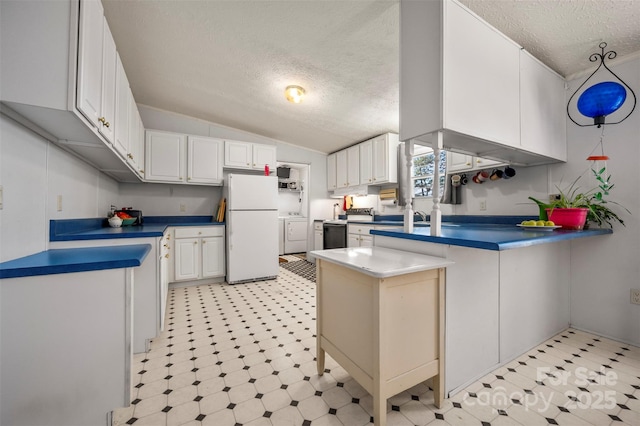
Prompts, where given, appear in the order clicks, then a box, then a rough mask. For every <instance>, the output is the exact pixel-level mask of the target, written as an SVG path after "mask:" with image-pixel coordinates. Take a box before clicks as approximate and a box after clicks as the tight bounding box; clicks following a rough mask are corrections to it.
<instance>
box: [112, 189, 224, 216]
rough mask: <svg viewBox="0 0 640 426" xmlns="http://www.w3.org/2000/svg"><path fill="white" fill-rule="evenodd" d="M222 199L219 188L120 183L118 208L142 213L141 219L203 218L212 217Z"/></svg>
mask: <svg viewBox="0 0 640 426" xmlns="http://www.w3.org/2000/svg"><path fill="white" fill-rule="evenodd" d="M221 196H222V188H221V187H219V186H196V185H170V184H163V183H121V184H120V197H119V198H118V200H119V202H120V203H121V204H122V205H120V204H119V205H118V207H133V208H134V209H136V210H142V214H143V216H194V215H195V216H206V215H213V214H215V212H216V211H217V209H218V202H219V201H220V198H221ZM182 207H184V209H183V210H182V209H181V208H182Z"/></svg>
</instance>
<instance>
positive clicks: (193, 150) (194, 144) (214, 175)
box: [187, 136, 224, 184]
mask: <svg viewBox="0 0 640 426" xmlns="http://www.w3.org/2000/svg"><path fill="white" fill-rule="evenodd" d="M223 144H224V141H222V140H220V139H213V138H205V137H198V136H189V137H188V138H187V182H190V183H211V184H220V183H222V155H223Z"/></svg>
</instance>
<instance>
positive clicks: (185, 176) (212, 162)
mask: <svg viewBox="0 0 640 426" xmlns="http://www.w3.org/2000/svg"><path fill="white" fill-rule="evenodd" d="M223 142H224V141H222V140H221V139H214V138H209V137H204V136H191V135H184V134H181V133H171V132H162V131H158V130H147V131H146V139H145V173H144V175H145V180H148V181H159V182H167V183H186V184H197V185H222V152H223V148H222V146H223Z"/></svg>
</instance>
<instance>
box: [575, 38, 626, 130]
mask: <svg viewBox="0 0 640 426" xmlns="http://www.w3.org/2000/svg"><path fill="white" fill-rule="evenodd" d="M599 47H600V49H601V51H602V53H594V54H592V55H591V56H590V57H589V61H591V62H596V61H598V60H600V65H599V66H598V68H596V70H595V71H594V72H593V73H591V75H590V76H589V78H587V79H586V80H585V81H584V83H582V84H581V85H580V87H578V89H577V90H576V91H575V93H574V94H573V95H571V98H569V102H568V103H567V114H568V115H569V118H570V119H571V121H573V122H574V123H576V124H577V125H578V126H581V127H586V126H598V127H600V126H603V125H605V124H618V123H620V122H622V121H624V120H625V119H626V118H627V117H629V116H630V115H631V113H632V112H633V110H634V109H635V107H636V95H635V93H633V90H631V88H630V87H629V86H628V85H627V84H626V83H625V82H624V81H622V80H621V79H620V77H618V76H617V75H616V74H615V73H614V72H613V71H611V70H610V69H609V67H607V65H606V64H605V63H604V60H605V58H607V59H613V58H615V57H616V52H614V51H609V52H607V53H605V52H604V49H605V47H607V43H604V42H603V43H600V46H599ZM601 67H604V68H605V69H606V70H607V71H608V72H609V73H610V74H611V77H614V78H615V79H617V80H618V82H616V81H604V82H601V83H597V84H594V85H593V86H591V87H589V88H587V89H586V90H584V91H583V92H582V94H581V95H580V96H579V98H578V103H577V108H578V111H579V112H580V114H582V115H584V116H585V117H590V118H593V124H580V123H578V122H577V121H576V120H574V119H573V117H571V113H570V111H569V105H570V104H571V100H572V99H573V98H574V96H575V95H576V93H578V92H579V91H580V90H581V89H582V87H583V86H585V85H586V83H587V82H588V81H589V80H591V77H593V75H594V74H595V73H596V72H598V70H599V69H600V68H601ZM627 92H629V93H630V94H631V96H632V97H633V106H632V108H631V111H629V113H628V114H627V115H626V116H625V117H623V118H622V119H621V120H619V121H616V122H613V123H605V117H606V116H607V115H609V114H611V113H613V112H615V111H617V110H618V109H619V108H620V107H621V106H622V105H623V104H624V102H625V101H626V99H627Z"/></svg>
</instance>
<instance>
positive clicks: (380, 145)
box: [361, 135, 390, 183]
mask: <svg viewBox="0 0 640 426" xmlns="http://www.w3.org/2000/svg"><path fill="white" fill-rule="evenodd" d="M372 142H373V149H372V151H373V172H372V175H373V182H374V183H384V182H388V181H389V180H390V176H389V138H388V137H387V136H386V135H382V136H379V137H377V138H375V139H374V140H373V141H372ZM361 183H364V182H361Z"/></svg>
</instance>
